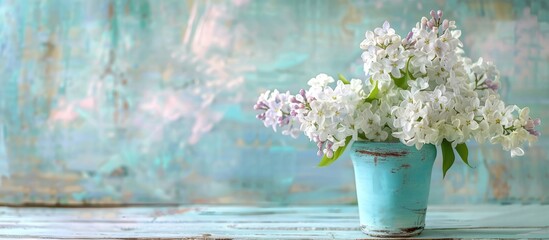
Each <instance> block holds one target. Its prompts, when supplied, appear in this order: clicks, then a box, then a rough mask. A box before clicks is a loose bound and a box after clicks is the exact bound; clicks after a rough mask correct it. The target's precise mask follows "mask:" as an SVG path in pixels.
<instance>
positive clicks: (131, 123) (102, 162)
mask: <svg viewBox="0 0 549 240" xmlns="http://www.w3.org/2000/svg"><path fill="white" fill-rule="evenodd" d="M431 9H435V10H436V9H442V10H444V11H445V16H446V17H447V18H450V19H455V20H456V21H457V24H458V26H459V27H460V28H461V29H462V31H463V34H462V38H461V40H462V41H463V42H464V44H465V50H466V52H467V54H469V55H470V56H471V57H472V58H474V59H476V58H478V57H480V56H482V57H484V58H485V59H487V60H490V61H494V62H495V63H496V64H497V65H498V66H499V68H500V70H501V73H502V75H503V79H502V82H503V85H504V87H503V89H502V91H501V93H502V95H503V96H504V98H505V100H506V101H508V102H509V103H514V104H518V105H528V106H531V109H532V115H534V116H539V117H541V118H542V119H543V120H544V121H545V122H543V123H542V126H541V130H542V132H543V133H545V135H542V137H541V138H540V141H539V142H538V143H537V144H536V145H535V146H532V147H530V148H528V149H527V154H526V155H525V156H524V157H520V158H515V159H511V158H510V157H509V153H507V152H503V151H502V150H501V149H500V147H491V146H489V145H484V146H478V145H476V144H474V143H471V144H470V150H471V160H470V161H472V165H473V168H472V169H471V168H468V167H466V166H465V165H464V164H462V163H457V164H456V166H454V168H452V169H451V170H450V172H449V174H448V176H447V178H446V179H444V180H443V179H442V173H441V170H440V169H441V161H440V159H438V160H437V163H436V165H435V169H434V171H433V177H432V188H431V198H430V203H432V204H441V203H446V204H448V203H475V204H476V203H494V202H501V203H515V202H521V203H530V202H534V203H539V202H542V203H549V191H548V190H549V161H548V160H549V159H548V158H549V157H548V154H547V152H548V150H547V148H548V147H549V137H547V136H549V127H548V126H549V125H548V124H546V122H549V111H548V107H549V84H548V83H549V1H542V0H538V1H534V0H532V1H519V0H516V1H450V0H448V1H444V0H438V1H412V0H410V1H405V0H392V1H381V0H379V1H313V0H304V1H250V0H232V1H171V0H162V1H154V0H133V1H122V0H121V1H118V0H112V1H110V0H94V1H85V0H82V1H79V0H44V1H38V0H0V54H1V55H0V56H1V58H0V69H1V71H0V84H1V85H0V112H1V114H0V126H1V127H0V177H1V180H0V203H2V204H23V203H33V204H61V205H64V204H121V203H132V204H135V203H138V204H140V203H182V204H206V203H215V204H218V203H219V204H332V203H333V204H335V203H353V202H355V201H356V200H355V192H354V177H353V170H352V165H351V162H350V159H349V157H348V155H345V156H344V157H342V159H340V160H338V162H336V163H335V164H334V165H332V166H330V167H328V168H316V167H315V166H316V164H317V161H318V158H317V157H316V154H315V152H316V150H315V146H314V144H312V143H310V142H309V141H308V140H307V139H306V138H305V137H301V138H299V139H296V140H294V139H290V138H287V137H282V136H280V135H279V134H278V133H273V132H272V131H271V130H270V129H266V128H264V127H263V125H262V123H261V122H260V121H258V120H256V119H255V114H256V113H255V112H254V111H253V109H252V105H253V104H254V102H255V100H256V97H257V96H258V94H259V93H261V92H263V91H265V90H266V89H272V88H278V89H281V90H282V89H288V90H290V91H292V92H296V91H298V90H299V89H300V88H301V87H305V85H306V81H307V80H308V79H309V78H311V77H313V76H315V75H316V74H317V73H320V72H324V73H328V74H332V75H336V74H337V73H345V74H346V75H347V76H349V77H361V76H362V75H363V72H362V64H361V60H360V54H361V51H360V49H359V48H358V45H359V43H360V42H361V40H362V39H363V36H364V32H365V31H366V30H369V29H373V28H375V27H377V26H380V25H381V24H382V23H383V21H385V20H389V21H390V22H391V24H392V26H393V27H394V28H395V29H396V30H397V32H398V33H400V34H401V35H405V34H406V33H407V32H408V31H409V30H410V29H411V28H412V26H414V25H415V23H416V22H417V21H418V20H419V19H420V18H421V16H424V15H428V12H429V10H431Z"/></svg>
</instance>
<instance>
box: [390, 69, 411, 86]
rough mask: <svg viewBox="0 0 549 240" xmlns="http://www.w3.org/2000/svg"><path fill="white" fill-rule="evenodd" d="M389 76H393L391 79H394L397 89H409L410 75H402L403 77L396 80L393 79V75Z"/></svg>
mask: <svg viewBox="0 0 549 240" xmlns="http://www.w3.org/2000/svg"><path fill="white" fill-rule="evenodd" d="M389 75H391V79H393V81H394V82H395V85H397V87H399V88H402V89H404V90H406V89H408V83H407V82H406V81H408V74H402V77H400V78H395V77H393V74H390V73H389Z"/></svg>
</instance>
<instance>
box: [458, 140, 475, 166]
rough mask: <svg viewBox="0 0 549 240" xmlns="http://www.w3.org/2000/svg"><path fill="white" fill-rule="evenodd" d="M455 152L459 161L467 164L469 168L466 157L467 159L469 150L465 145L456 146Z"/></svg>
mask: <svg viewBox="0 0 549 240" xmlns="http://www.w3.org/2000/svg"><path fill="white" fill-rule="evenodd" d="M456 152H457V153H458V154H459V157H461V160H462V161H463V162H464V163H465V164H467V166H469V167H471V165H469V160H468V157H469V149H468V148H467V144H465V143H460V144H458V145H457V146H456Z"/></svg>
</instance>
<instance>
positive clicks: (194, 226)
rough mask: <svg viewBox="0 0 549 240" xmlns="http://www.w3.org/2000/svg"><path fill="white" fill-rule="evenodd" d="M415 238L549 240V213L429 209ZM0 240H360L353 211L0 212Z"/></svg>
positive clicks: (540, 208) (537, 209) (543, 209)
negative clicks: (28, 239) (183, 239)
mask: <svg viewBox="0 0 549 240" xmlns="http://www.w3.org/2000/svg"><path fill="white" fill-rule="evenodd" d="M426 224H427V226H426V229H425V231H424V232H423V234H422V235H420V236H419V238H429V239H433V238H483V239H484V238H548V237H549V206H544V205H529V206H523V205H482V206H465V205H462V206H431V207H429V210H428V213H427V220H426ZM0 238H44V239H86V238H87V239H148V238H159V239H181V238H197V239H281V238H282V239H311V238H314V239H361V238H367V236H366V235H364V234H363V233H361V232H360V231H359V228H358V212H357V208H356V207H355V206H327V207H276V208H274V207H271V208H261V207H237V206H234V207H214V206H182V207H139V208H7V207H3V208H0Z"/></svg>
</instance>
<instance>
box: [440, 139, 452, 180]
mask: <svg viewBox="0 0 549 240" xmlns="http://www.w3.org/2000/svg"><path fill="white" fill-rule="evenodd" d="M440 147H441V149H442V178H444V177H446V172H448V169H450V167H452V165H453V164H454V160H455V158H456V156H455V155H454V149H452V144H451V143H450V142H448V140H446V139H444V140H442V144H441V145H440Z"/></svg>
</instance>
